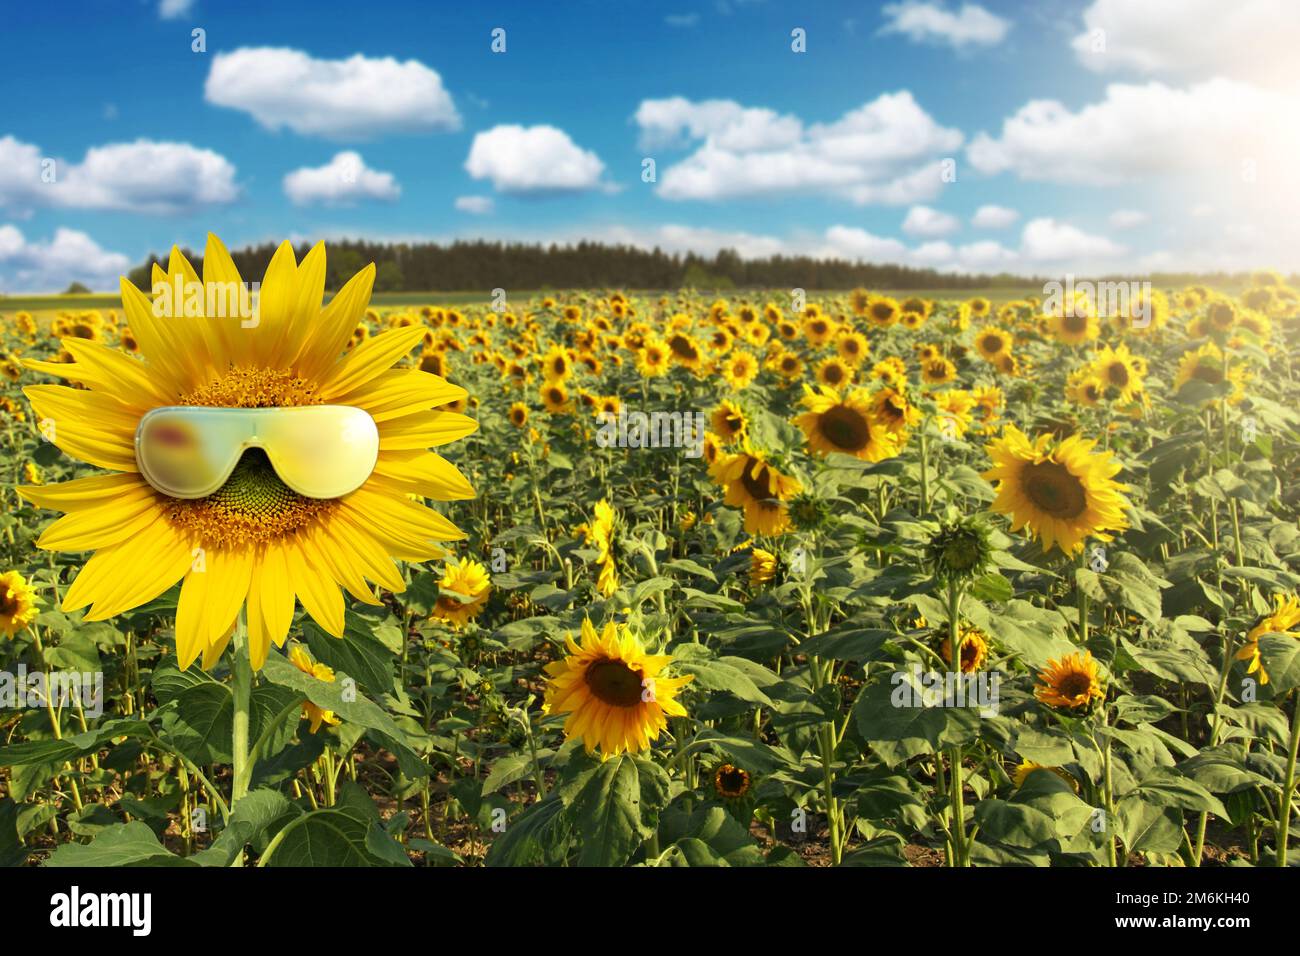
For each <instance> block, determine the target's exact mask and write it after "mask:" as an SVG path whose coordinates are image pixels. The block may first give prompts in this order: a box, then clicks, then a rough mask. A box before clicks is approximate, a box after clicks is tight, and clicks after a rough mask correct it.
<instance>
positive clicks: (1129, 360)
mask: <svg viewBox="0 0 1300 956" xmlns="http://www.w3.org/2000/svg"><path fill="white" fill-rule="evenodd" d="M1092 370H1093V372H1094V374H1095V375H1096V377H1097V378H1099V379H1101V380H1102V381H1103V382H1105V383H1106V386H1107V388H1108V389H1114V390H1115V394H1116V395H1117V396H1118V399H1119V401H1121V402H1131V401H1132V400H1133V399H1134V397H1136V395H1137V393H1138V392H1140V391H1142V373H1141V372H1140V371H1139V364H1138V362H1137V361H1135V359H1134V356H1133V355H1131V354H1130V353H1129V350H1128V346H1127V345H1120V346H1119V347H1118V348H1114V349H1112V348H1111V347H1110V346H1109V345H1107V346H1104V347H1103V348H1102V350H1101V351H1100V352H1098V353H1097V358H1096V359H1094V360H1093V363H1092Z"/></svg>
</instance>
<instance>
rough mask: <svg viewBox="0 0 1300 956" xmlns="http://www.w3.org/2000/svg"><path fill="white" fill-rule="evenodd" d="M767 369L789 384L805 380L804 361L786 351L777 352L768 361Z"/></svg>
mask: <svg viewBox="0 0 1300 956" xmlns="http://www.w3.org/2000/svg"><path fill="white" fill-rule="evenodd" d="M767 367H768V368H770V369H771V370H772V371H773V372H775V373H776V374H777V375H780V376H781V377H782V378H783V379H785V380H786V381H787V382H794V381H797V380H798V379H800V378H803V359H801V358H800V357H799V356H798V355H797V354H796V353H794V352H787V351H785V350H784V349H783V350H781V351H780V352H777V353H776V354H775V355H773V356H772V358H771V359H769V360H768V363H767Z"/></svg>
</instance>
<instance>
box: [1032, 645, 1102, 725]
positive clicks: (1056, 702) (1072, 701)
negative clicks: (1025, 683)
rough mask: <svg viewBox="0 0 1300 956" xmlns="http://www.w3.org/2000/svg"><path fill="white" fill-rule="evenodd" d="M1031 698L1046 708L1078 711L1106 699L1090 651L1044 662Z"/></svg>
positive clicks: (1099, 675) (1098, 671)
mask: <svg viewBox="0 0 1300 956" xmlns="http://www.w3.org/2000/svg"><path fill="white" fill-rule="evenodd" d="M1034 696H1035V697H1036V698H1038V700H1039V701H1040V702H1042V703H1044V704H1047V705H1048V706H1049V707H1060V708H1062V709H1065V710H1080V709H1086V708H1088V707H1089V706H1091V704H1092V702H1093V701H1094V700H1100V699H1102V698H1103V697H1105V696H1106V691H1105V687H1104V684H1103V681H1102V679H1101V673H1100V670H1099V669H1098V667H1097V661H1096V660H1095V659H1094V658H1093V656H1092V652H1091V651H1084V652H1083V653H1082V654H1080V653H1078V652H1075V653H1073V654H1067V655H1066V656H1065V657H1062V658H1059V659H1057V658H1053V659H1050V660H1048V662H1047V666H1046V667H1044V668H1043V669H1042V670H1041V671H1040V672H1039V674H1038V684H1037V686H1035V687H1034Z"/></svg>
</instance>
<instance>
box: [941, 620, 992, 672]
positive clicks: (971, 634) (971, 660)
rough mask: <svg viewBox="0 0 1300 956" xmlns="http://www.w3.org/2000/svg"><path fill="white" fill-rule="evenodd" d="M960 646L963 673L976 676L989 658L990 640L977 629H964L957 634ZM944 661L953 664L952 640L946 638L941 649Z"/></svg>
mask: <svg viewBox="0 0 1300 956" xmlns="http://www.w3.org/2000/svg"><path fill="white" fill-rule="evenodd" d="M957 640H958V645H959V646H960V647H961V672H962V673H963V674H974V673H975V672H976V671H978V670H979V669H980V668H981V667H983V666H984V662H985V661H986V660H988V656H989V640H988V637H987V636H986V635H985V634H984V632H983V631H981V630H979V629H978V628H975V627H963V628H961V629H960V630H959V631H958V633H957ZM940 651H941V653H942V654H943V659H944V660H945V661H947V662H948V664H949V665H951V664H952V639H951V638H944V641H943V646H942V647H941V648H940Z"/></svg>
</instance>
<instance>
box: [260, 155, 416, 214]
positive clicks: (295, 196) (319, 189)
mask: <svg viewBox="0 0 1300 956" xmlns="http://www.w3.org/2000/svg"><path fill="white" fill-rule="evenodd" d="M284 194H285V195H286V196H288V197H289V201H290V202H292V203H293V204H294V205H295V206H312V205H324V206H351V205H354V204H356V203H357V202H360V201H363V200H381V201H385V202H391V201H393V200H394V199H396V198H397V197H398V196H400V195H401V194H402V187H401V186H399V185H398V184H397V180H396V179H394V178H393V174H392V173H383V172H380V171H378V170H375V169H371V168H370V167H368V166H367V165H366V161H365V160H364V159H362V158H361V154H360V153H354V152H352V151H351V150H345V151H344V152H341V153H336V154H335V156H334V158H333V159H331V160H330V161H329V162H328V163H326V164H325V165H324V166H304V167H302V168H301V169H295V170H294V171H293V172H291V173H289V174H288V175H286V176H285V177H284Z"/></svg>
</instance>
